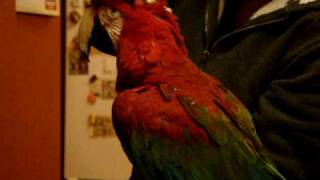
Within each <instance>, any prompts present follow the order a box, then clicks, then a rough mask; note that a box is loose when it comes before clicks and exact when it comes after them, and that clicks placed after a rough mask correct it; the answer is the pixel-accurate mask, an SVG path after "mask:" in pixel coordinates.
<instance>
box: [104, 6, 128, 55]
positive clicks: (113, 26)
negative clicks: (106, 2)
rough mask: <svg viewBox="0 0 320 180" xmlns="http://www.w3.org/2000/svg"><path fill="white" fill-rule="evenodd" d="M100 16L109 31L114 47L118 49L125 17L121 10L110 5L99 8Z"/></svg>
mask: <svg viewBox="0 0 320 180" xmlns="http://www.w3.org/2000/svg"><path fill="white" fill-rule="evenodd" d="M98 17H99V20H100V23H101V25H102V26H103V27H104V29H105V30H106V31H107V32H108V34H109V37H110V39H111V41H112V43H113V47H114V48H115V49H116V50H117V49H118V44H119V37H120V33H121V30H122V27H123V18H122V16H121V14H120V12H119V11H116V10H114V9H111V8H110V7H101V8H99V10H98Z"/></svg>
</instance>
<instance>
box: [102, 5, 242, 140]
mask: <svg viewBox="0 0 320 180" xmlns="http://www.w3.org/2000/svg"><path fill="white" fill-rule="evenodd" d="M105 4H106V5H108V6H111V7H112V8H114V9H117V10H119V11H120V12H121V14H122V16H123V17H124V19H125V22H124V25H123V29H122V32H121V36H120V42H119V51H118V55H117V57H118V61H117V67H118V78H117V91H118V93H119V96H118V98H117V99H116V101H115V104H114V114H115V115H116V116H118V118H116V119H119V120H120V121H124V122H118V123H119V124H121V125H120V126H121V127H122V128H124V129H126V130H130V129H136V128H137V126H138V124H139V122H138V121H142V122H140V123H143V124H144V125H145V126H146V129H149V130H150V131H152V132H154V133H160V134H162V135H164V136H170V137H171V138H174V139H179V137H180V138H182V136H183V135H182V133H183V129H184V128H188V129H189V130H190V132H192V135H194V136H195V137H200V138H201V139H203V140H205V141H208V139H209V138H208V135H207V133H206V132H205V130H204V129H203V128H202V127H200V126H199V125H198V124H197V123H196V122H194V120H192V118H191V117H190V116H189V115H188V114H187V113H186V112H185V110H184V108H183V107H182V106H181V104H180V103H179V102H178V100H177V99H176V97H177V96H190V97H192V98H193V99H194V100H195V101H197V102H199V103H201V104H202V105H205V106H208V107H209V109H210V110H211V111H212V112H218V110H217V107H216V106H214V104H213V101H214V100H218V101H220V102H221V103H224V104H225V106H226V107H227V108H232V106H233V103H237V104H239V102H238V101H237V102H227V101H225V100H224V96H225V90H224V88H223V86H222V85H221V83H220V82H219V81H218V80H216V79H214V78H212V77H209V76H208V75H206V74H205V73H203V72H202V71H200V70H199V69H198V68H197V66H196V65H194V64H193V63H192V61H191V60H190V59H189V58H188V55H187V49H186V47H185V44H184V40H183V36H182V35H181V32H180V29H179V26H178V23H177V18H176V16H175V15H174V14H172V13H171V12H168V11H167V10H165V9H164V4H166V2H165V1H161V2H158V3H155V4H146V5H144V6H135V7H134V8H133V7H131V6H130V5H129V4H126V3H121V2H120V1H118V0H105ZM160 86H163V87H165V86H166V87H167V88H162V89H161V88H160ZM170 88H171V90H168V89H170ZM166 89H167V90H168V91H166ZM168 94H169V96H172V98H171V99H170V100H168V99H166V98H165V97H164V96H168ZM220 96H221V97H220ZM235 100H236V99H235ZM133 106H134V107H133ZM132 108H133V109H135V111H134V112H132V111H131V109H132ZM164 114H165V115H164ZM128 119H130V120H131V122H127V121H126V120H128ZM125 124H126V126H124V125H125ZM180 140H181V141H183V140H182V139H180ZM208 142H209V141H208Z"/></svg>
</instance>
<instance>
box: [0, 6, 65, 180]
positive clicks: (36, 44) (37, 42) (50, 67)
mask: <svg viewBox="0 0 320 180" xmlns="http://www.w3.org/2000/svg"><path fill="white" fill-rule="evenodd" d="M14 6H15V1H14V0H2V1H0V8H1V17H0V128H1V129H0V159H1V161H0V179H6V180H58V179H60V177H61V159H62V158H61V133H62V129H61V122H62V121H61V84H62V83H61V50H60V49H61V33H60V32H61V30H60V29H61V21H60V18H59V17H44V16H33V15H22V14H16V13H15V10H14V9H15V7H14Z"/></svg>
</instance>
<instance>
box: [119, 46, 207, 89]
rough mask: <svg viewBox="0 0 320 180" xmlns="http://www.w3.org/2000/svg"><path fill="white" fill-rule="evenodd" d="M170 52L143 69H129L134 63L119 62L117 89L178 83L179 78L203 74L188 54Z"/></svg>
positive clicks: (184, 78)
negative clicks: (121, 63) (123, 63)
mask: <svg viewBox="0 0 320 180" xmlns="http://www.w3.org/2000/svg"><path fill="white" fill-rule="evenodd" d="M171 55H172V54H171V53H170V52H163V56H162V58H161V61H159V62H157V64H155V65H153V66H149V67H147V68H146V69H143V70H142V71H139V70H137V69H136V70H134V71H127V69H125V68H126V67H133V66H134V65H128V64H126V65H124V66H125V67H122V65H120V66H119V63H118V79H117V91H118V92H119V91H123V90H126V89H131V88H137V87H140V86H145V85H155V86H157V85H159V84H163V83H166V84H171V85H173V84H177V81H179V80H178V79H182V80H188V79H190V77H193V78H196V77H197V76H198V75H200V74H201V71H200V69H198V68H197V66H196V65H195V64H193V62H192V61H191V60H190V59H189V58H188V57H187V55H186V54H180V55H179V56H171Z"/></svg>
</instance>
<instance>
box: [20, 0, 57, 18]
mask: <svg viewBox="0 0 320 180" xmlns="http://www.w3.org/2000/svg"><path fill="white" fill-rule="evenodd" d="M16 11H17V12H22V13H31V14H40V15H48V16H59V15H60V0H16Z"/></svg>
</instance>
